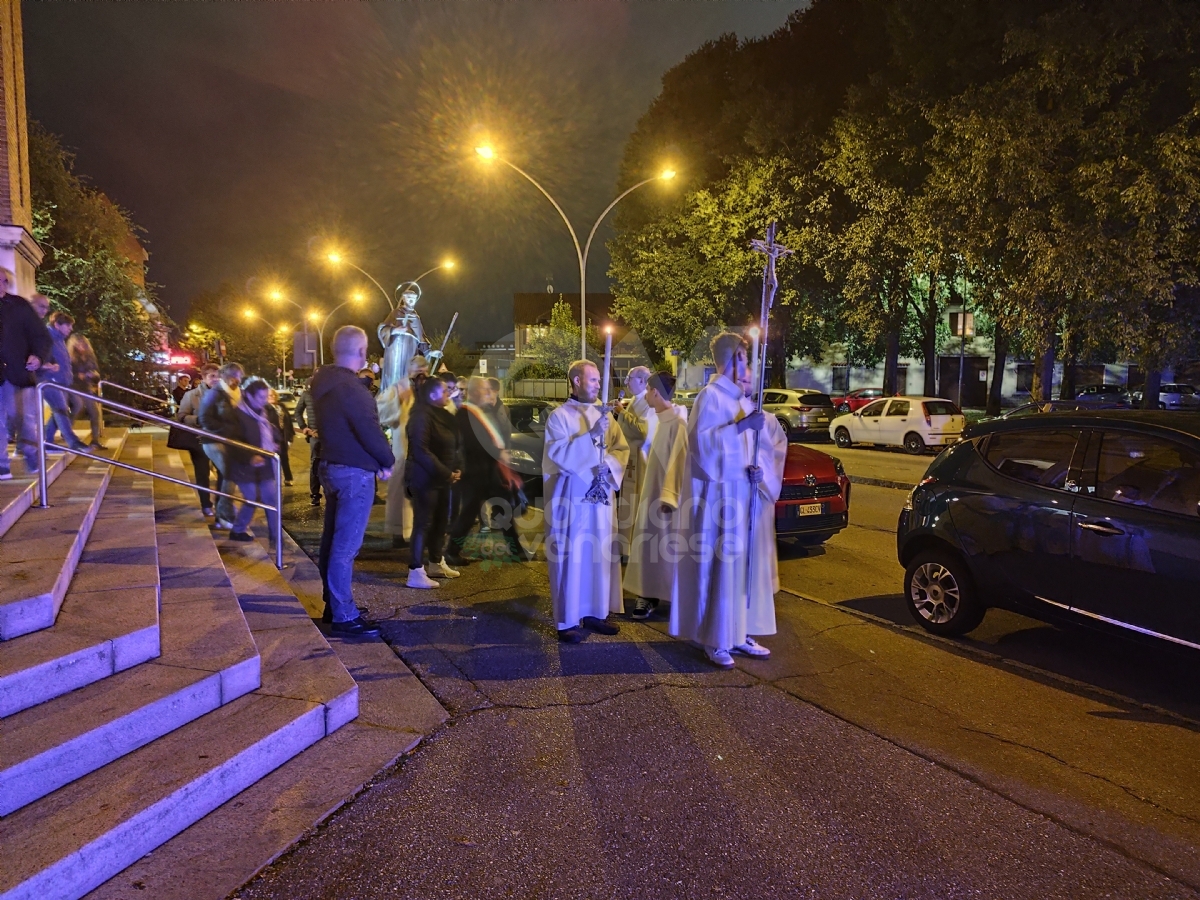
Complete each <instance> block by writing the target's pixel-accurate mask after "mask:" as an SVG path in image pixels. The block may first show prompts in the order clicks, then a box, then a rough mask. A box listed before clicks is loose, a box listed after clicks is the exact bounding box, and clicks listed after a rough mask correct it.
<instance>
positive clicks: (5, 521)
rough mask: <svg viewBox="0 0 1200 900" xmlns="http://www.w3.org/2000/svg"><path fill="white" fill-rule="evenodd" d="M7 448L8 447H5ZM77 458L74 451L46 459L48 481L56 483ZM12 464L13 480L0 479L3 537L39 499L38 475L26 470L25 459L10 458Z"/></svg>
mask: <svg viewBox="0 0 1200 900" xmlns="http://www.w3.org/2000/svg"><path fill="white" fill-rule="evenodd" d="M5 449H6V450H7V448H5ZM73 459H75V454H74V453H61V454H58V455H57V456H52V457H50V458H49V459H48V460H47V461H46V483H47V485H51V484H54V481H55V479H56V478H58V476H59V475H61V474H62V473H63V469H65V468H66V467H67V463H69V462H71V461H72V460H73ZM10 462H11V465H12V475H13V478H12V481H0V537H3V536H4V534H5V532H7V531H8V529H10V528H12V526H13V523H14V522H16V521H17V519H19V518H21V514H22V513H23V512H25V510H27V509H29V507H31V506H33V503H34V501H35V500H36V499H37V492H38V482H37V476H36V475H30V474H28V473H27V472H26V471H25V461H24V460H22V459H15V460H10Z"/></svg>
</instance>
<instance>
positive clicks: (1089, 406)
mask: <svg viewBox="0 0 1200 900" xmlns="http://www.w3.org/2000/svg"><path fill="white" fill-rule="evenodd" d="M1127 406H1128V404H1127V403H1125V402H1124V401H1123V400H1121V401H1118V400H1111V401H1110V400H1047V401H1045V402H1040V401H1039V402H1034V403H1023V404H1021V405H1020V406H1017V407H1014V408H1013V409H1010V410H1006V411H1005V412H1002V413H1000V415H999V416H993V417H991V418H993V419H1019V418H1021V417H1022V416H1032V415H1036V414H1037V413H1047V412H1081V411H1085V410H1093V409H1125V408H1127ZM986 421H991V419H988V420H986Z"/></svg>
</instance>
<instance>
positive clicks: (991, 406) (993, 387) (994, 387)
mask: <svg viewBox="0 0 1200 900" xmlns="http://www.w3.org/2000/svg"><path fill="white" fill-rule="evenodd" d="M992 342H993V344H994V345H995V348H996V349H995V354H996V361H995V363H994V364H993V366H992V383H991V384H990V385H989V386H988V399H987V414H988V415H989V416H998V415H1000V399H1001V398H1000V391H1001V389H1002V388H1003V387H1004V367H1005V366H1006V365H1007V364H1008V332H1006V331H1005V330H1004V328H1003V327H1002V326H1001V325H1000V323H999V322H997V323H996V334H995V337H994V338H993V341H992Z"/></svg>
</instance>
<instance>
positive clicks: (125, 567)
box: [0, 435, 358, 900]
mask: <svg viewBox="0 0 1200 900" xmlns="http://www.w3.org/2000/svg"><path fill="white" fill-rule="evenodd" d="M150 445H151V436H150V435H138V436H136V437H135V438H134V439H132V440H131V441H130V442H129V447H128V448H127V449H126V453H127V454H133V455H135V456H139V457H140V458H141V461H142V462H145V463H149V462H153V465H154V467H155V468H156V469H157V470H159V471H162V472H164V473H166V474H169V475H171V476H172V477H177V478H184V479H186V478H187V477H188V474H190V473H187V472H185V471H184V470H183V468H182V464H181V462H180V460H179V458H178V455H177V454H175V453H174V452H173V451H167V450H166V448H165V445H164V444H163V442H162V440H161V437H160V438H159V439H158V440H157V441H154V442H153V449H152V450H151V446H150ZM80 461H81V460H77V461H76V464H78V462H80ZM93 465H99V464H89V466H88V467H87V468H86V469H85V470H84V471H85V472H86V473H87V474H86V477H85V478H84V479H83V480H80V479H72V477H71V476H72V469H73V468H74V465H70V466H67V468H66V469H65V471H64V472H63V474H61V475H60V476H59V478H58V480H57V481H56V482H55V489H52V490H51V491H50V495H51V502H52V509H53V508H54V506H53V504H54V503H55V500H56V498H61V499H60V502H61V503H62V504H63V505H72V506H73V507H78V508H80V509H82V508H83V507H85V506H86V505H87V503H86V500H84V499H83V498H82V495H83V494H84V492H85V490H87V489H93V490H94V493H93V496H92V501H91V504H92V512H90V513H84V514H82V515H80V516H79V517H78V520H79V521H80V522H82V521H84V520H85V519H87V518H88V516H89V515H90V522H94V523H95V524H94V525H92V527H91V529H90V530H91V539H90V540H87V543H86V545H84V544H83V541H84V540H85V539H86V537H87V536H86V535H84V536H83V537H80V538H78V542H79V544H80V546H79V548H78V552H77V551H76V549H75V548H74V545H73V544H71V545H68V544H67V543H66V541H65V539H63V540H60V541H59V544H58V545H56V546H59V545H61V548H62V549H64V550H65V551H66V555H67V556H69V555H71V554H72V553H75V554H76V556H77V558H78V559H79V560H80V562H79V566H78V569H77V571H76V572H75V581H74V582H70V584H71V588H70V590H68V591H65V592H64V598H63V599H61V600H60V601H59V602H60V603H61V605H62V612H61V613H60V614H59V615H58V620H59V621H58V622H56V623H55V624H54V625H53V627H48V628H46V630H45V631H40V632H38V633H37V634H28V635H26V636H25V637H21V638H18V639H17V640H16V641H10V642H8V643H6V644H0V661H3V660H4V659H5V658H6V657H8V656H11V654H8V653H7V651H9V650H10V649H12V648H18V647H20V646H21V644H22V642H25V644H26V648H25V649H28V648H29V647H32V646H34V644H35V639H40V640H41V648H42V657H40V658H41V659H42V660H43V661H42V663H41V666H42V674H43V675H44V676H45V678H46V679H47V680H49V681H52V682H61V683H62V684H71V685H72V686H71V687H68V688H67V689H66V690H61V691H59V690H58V689H57V688H53V689H50V690H51V691H57V693H53V695H52V696H51V697H50V698H49V699H46V700H44V701H43V702H40V703H38V704H37V705H22V704H24V703H25V701H24V700H20V701H14V703H13V705H14V706H17V707H20V710H21V711H16V712H13V713H11V714H8V715H7V716H6V717H4V718H0V815H3V818H0V857H2V858H3V859H4V860H5V863H4V865H3V866H0V898H3V900H12V898H35V897H36V898H39V900H41V898H59V897H62V898H76V897H81V896H83V895H84V894H86V893H87V892H88V891H90V890H92V889H94V888H96V887H98V886H99V885H101V884H103V883H104V882H105V881H107V880H108V879H110V878H112V876H114V875H116V874H117V873H118V872H120V871H121V870H123V869H125V868H126V867H127V866H129V865H130V864H131V863H134V862H136V861H137V860H139V859H140V858H141V857H143V856H144V855H145V854H147V853H149V852H150V851H151V850H153V849H154V848H156V847H158V846H159V845H161V844H163V843H164V842H165V841H168V840H169V839H171V838H172V837H173V836H175V835H176V834H178V833H179V832H181V831H183V830H185V829H188V828H189V826H192V825H193V824H194V823H197V822H199V821H201V820H203V819H204V817H205V816H206V815H207V814H208V813H210V812H212V811H213V810H215V809H217V808H218V807H221V806H222V804H225V803H226V802H227V801H230V800H231V799H232V798H234V797H236V796H237V795H238V794H239V793H240V792H242V791H244V790H246V789H247V788H249V787H250V786H251V785H254V784H255V783H256V782H258V781H260V780H261V779H263V778H264V776H267V775H268V774H269V773H271V772H272V771H273V770H275V769H277V768H279V767H280V766H281V765H283V764H284V763H286V762H287V761H288V760H290V759H292V758H294V757H296V755H297V754H299V753H301V752H302V751H304V750H305V749H306V748H309V747H312V746H313V745H314V744H316V743H317V742H319V741H321V740H322V738H324V737H325V736H326V735H329V734H331V733H332V732H334V731H335V730H336V729H338V728H340V727H341V726H343V725H345V724H346V723H347V722H349V721H351V720H352V719H354V718H355V717H356V716H357V714H358V688H357V686H356V685H355V683H354V680H353V679H352V678H351V677H350V675H349V674H348V673H347V671H346V669H345V667H344V666H342V664H341V663H340V662H339V661H338V658H337V657H336V656H335V655H334V653H333V652H332V650H331V649H330V647H329V644H328V643H327V642H326V641H325V639H324V637H323V636H322V635H321V633H320V632H319V630H318V629H317V628H316V626H315V625H314V624H313V622H312V621H311V619H310V618H309V617H308V615H307V613H306V612H305V611H304V609H303V607H302V606H301V604H300V602H299V600H297V599H296V597H295V595H294V594H292V593H290V592H289V591H287V589H286V584H285V583H284V582H283V581H282V580H281V579H279V578H278V573H276V572H275V570H274V568H273V567H271V566H270V564H269V561H267V560H266V558H265V554H264V553H262V550H261V548H259V547H258V546H257V545H248V548H247V549H242V548H238V550H237V551H236V553H237V554H238V555H239V557H240V559H239V561H238V564H237V565H236V566H233V567H231V569H230V571H227V568H226V565H225V564H224V563H223V562H222V559H221V557H220V556H219V555H218V551H217V545H216V544H215V543H214V540H213V534H212V533H211V532H210V530H209V528H208V527H207V525H206V524H205V522H204V520H203V518H202V517H201V515H200V511H199V508H198V504H197V502H196V495H195V493H194V492H193V491H189V490H187V489H185V488H181V487H178V486H176V485H173V484H170V483H169V482H165V481H159V480H156V481H154V482H153V488H152V491H153V494H152V498H153V508H152V514H153V518H150V516H149V513H151V507H150V505H149V503H148V496H147V488H146V485H147V483H148V482H149V481H150V479H149V478H147V477H146V476H141V475H136V474H133V473H124V472H121V471H120V470H118V471H117V473H116V474H111V475H108V476H101V475H100V474H99V473H95V472H93V471H92V466H93ZM97 477H101V478H102V479H103V480H104V484H105V485H106V486H108V488H109V491H108V496H107V497H106V498H105V497H102V496H101V493H102V491H101V488H100V483H99V482H96V481H94V479H96V478H97ZM88 478H90V479H93V481H88V480H87V479H88ZM109 478H111V482H110V481H109V480H108V479H109ZM64 482H65V483H66V485H67V487H64ZM34 512H37V511H36V510H34V511H30V512H27V513H26V515H32V514H33V513H34ZM46 518H47V520H49V519H50V517H46ZM24 519H25V516H22V517H21V518H20V519H19V520H17V521H16V522H15V523H14V524H12V525H11V527H10V529H9V531H10V532H11V533H12V534H14V535H16V536H17V539H20V540H26V539H27V538H28V537H31V536H32V535H25V533H24V531H23V529H25V527H26V526H25V525H24V524H23V523H24ZM54 521H61V518H60V519H55V520H54ZM72 521H74V520H72ZM148 525H152V526H153V535H152V538H153V550H154V553H155V556H156V560H155V564H154V565H153V566H151V567H150V568H151V569H152V570H153V571H152V572H151V571H150V570H148V569H147V566H149V564H150V556H149V554H148V552H147V551H148V549H150V547H149V545H148V544H147V542H148V540H149V539H150V537H151V535H150V531H149V529H148V527H147V526H148ZM60 527H61V526H60ZM62 530H64V531H65V528H62ZM43 533H46V534H49V535H52V536H53V535H55V534H57V533H58V532H55V531H53V530H49V529H48V530H46V531H45V532H43ZM218 536H219V535H218ZM9 537H10V535H5V536H4V537H3V539H0V552H3V550H4V547H5V545H7V544H8V543H9ZM233 546H234V545H232V544H230V545H229V546H228V547H227V548H226V549H227V550H229V549H231V548H233ZM42 558H43V559H44V560H46V561H47V563H48V564H47V565H45V566H43V567H42V568H45V569H52V568H53V567H54V566H55V565H57V564H58V562H59V560H56V559H55V558H53V557H48V556H43V557H42ZM64 558H65V557H64ZM106 566H107V567H109V568H107V569H106V568H105V567H106ZM31 574H36V573H31ZM231 574H232V575H233V578H232V580H231V577H230V575H231ZM154 576H156V577H157V595H156V594H155V590H156V589H155V588H154V587H153V586H150V585H144V584H135V583H134V582H144V581H147V580H151V579H152V578H153V577H154ZM39 577H41V579H42V582H44V581H45V580H46V576H45V575H40V576H39ZM57 577H58V576H56V578H57ZM88 579H91V580H88ZM68 581H69V579H68ZM40 583H41V582H39V584H40ZM77 587H90V588H91V590H79V591H78V592H77V591H76V588H77ZM146 591H149V592H150V593H149V594H147V593H146ZM26 593H28V591H27V592H26ZM41 593H45V592H44V591H42V592H41ZM51 593H53V592H51ZM77 594H78V600H77ZM118 595H124V596H120V597H119V596H118ZM147 596H158V598H159V600H158V606H159V619H158V622H157V623H156V630H157V632H158V636H159V641H158V642H159V644H160V647H161V654H160V655H158V656H157V658H153V659H150V660H148V661H139V662H138V663H137V664H132V665H130V666H129V667H127V668H123V669H121V668H118V665H119V663H118V662H117V660H121V661H122V662H124V661H127V660H128V659H129V655H128V654H127V653H124V654H123V652H122V651H119V650H118V649H117V648H119V647H123V648H124V649H125V650H128V649H129V648H130V647H132V646H133V645H132V644H129V643H128V642H125V643H123V642H122V640H121V638H119V637H116V638H114V637H113V636H111V635H110V636H109V637H108V638H107V639H104V638H100V639H97V640H94V641H93V642H92V644H91V645H90V646H92V647H93V648H95V647H97V646H100V645H101V644H103V643H104V641H105V640H107V645H106V646H107V647H108V651H107V653H108V663H107V665H108V669H107V671H105V669H104V664H103V663H99V664H94V665H93V669H92V672H93V674H96V675H97V677H96V678H93V679H91V680H90V683H84V684H83V686H78V685H75V684H73V683H72V679H73V678H76V676H75V675H74V674H73V673H74V672H75V671H79V670H82V668H84V666H83V664H82V658H81V662H80V665H79V666H70V665H68V666H60V667H59V668H58V669H56V668H55V667H54V664H53V660H61V659H63V658H64V657H65V655H67V654H65V653H60V655H59V656H52V655H50V654H51V653H52V652H53V651H52V650H51V649H50V648H51V645H52V644H53V641H51V637H52V636H54V635H55V634H56V633H57V632H59V630H60V626H62V630H63V634H64V635H66V634H67V632H68V631H69V630H70V629H74V630H75V631H74V632H73V633H76V632H77V633H80V634H81V633H83V632H85V631H87V629H88V628H90V629H93V632H92V633H94V634H99V633H100V632H99V630H98V629H99V628H100V624H99V621H98V620H101V619H110V620H111V619H123V620H125V621H128V622H130V623H133V624H136V623H137V622H138V621H139V620H138V615H139V613H135V612H134V609H135V608H137V609H142V606H143V604H144V603H145V600H146V597H147ZM121 604H125V605H123V606H122V605H121ZM117 609H121V610H124V612H122V613H121V614H120V615H117V614H116V613H115V612H114V610H117ZM118 630H121V629H118ZM142 631H144V629H142V628H133V629H132V630H129V628H128V627H126V628H125V631H124V632H123V633H125V634H135V633H140V632H142ZM43 636H44V637H43ZM56 639H57V640H59V641H60V645H59V649H60V650H61V649H62V648H63V647H65V646H67V643H63V642H64V641H65V640H66V639H65V638H63V637H59V638H56ZM68 643H69V642H68ZM142 652H144V650H143V651H142ZM102 655H103V654H102V653H101V652H100V651H97V652H96V653H94V654H93V656H94V657H97V658H98V657H100V656H102ZM93 656H88V657H86V658H87V659H88V660H92V658H93ZM12 658H14V659H15V656H14V657H12ZM33 668H36V666H33ZM4 671H7V672H8V674H7V677H8V678H12V679H14V681H12V682H11V684H16V683H17V681H19V680H21V679H22V678H25V680H26V682H28V681H29V677H28V676H22V675H21V673H23V672H25V671H27V669H24V668H18V667H16V665H15V664H14V665H9V666H8V669H7V670H4ZM76 680H77V679H76ZM15 694H16V692H15V691H14V695H15Z"/></svg>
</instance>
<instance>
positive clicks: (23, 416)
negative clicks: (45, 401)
mask: <svg viewBox="0 0 1200 900" xmlns="http://www.w3.org/2000/svg"><path fill="white" fill-rule="evenodd" d="M41 412H42V411H41V410H40V409H38V402H37V391H36V389H34V388H31V387H27V388H18V387H13V386H12V385H11V384H9V383H8V382H7V381H0V448H3V450H2V452H0V472H7V471H8V424H9V422H10V421H11V422H12V424H13V427H14V428H15V429H16V432H17V434H16V438H17V449H18V450H20V451H21V455H22V456H24V457H25V463H26V465H27V466H28V468H29V471H30V472H36V471H37V464H38V451H37V417H38V416H39V415H41Z"/></svg>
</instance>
